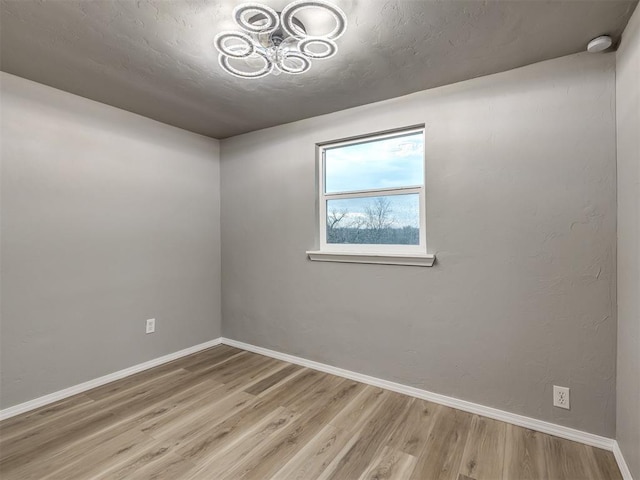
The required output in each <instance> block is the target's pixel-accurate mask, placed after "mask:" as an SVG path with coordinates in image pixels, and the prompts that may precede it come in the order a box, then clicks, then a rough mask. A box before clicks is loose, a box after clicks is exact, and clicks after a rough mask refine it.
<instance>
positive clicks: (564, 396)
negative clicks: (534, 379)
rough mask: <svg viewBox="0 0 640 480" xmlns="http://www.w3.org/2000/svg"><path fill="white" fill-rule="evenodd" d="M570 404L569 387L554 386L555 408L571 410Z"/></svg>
mask: <svg viewBox="0 0 640 480" xmlns="http://www.w3.org/2000/svg"><path fill="white" fill-rule="evenodd" d="M570 405H571V404H570V403H569V389H568V388H567V387H558V386H557V385H554V386H553V406H554V407H560V408H566V409H567V410H570V408H571V407H570Z"/></svg>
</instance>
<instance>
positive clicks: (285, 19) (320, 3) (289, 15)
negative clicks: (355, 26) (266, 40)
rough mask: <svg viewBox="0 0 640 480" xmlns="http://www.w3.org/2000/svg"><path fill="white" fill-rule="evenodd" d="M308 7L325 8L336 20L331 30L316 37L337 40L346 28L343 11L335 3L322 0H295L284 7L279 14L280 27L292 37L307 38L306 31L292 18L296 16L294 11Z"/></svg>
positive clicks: (345, 18)
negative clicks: (280, 17)
mask: <svg viewBox="0 0 640 480" xmlns="http://www.w3.org/2000/svg"><path fill="white" fill-rule="evenodd" d="M308 8H318V9H321V10H325V11H326V12H327V13H329V14H330V15H331V16H332V17H333V18H334V20H335V21H336V26H335V28H334V29H333V30H332V31H331V32H329V33H327V34H325V35H317V37H320V38H326V39H327V40H337V39H338V38H340V37H341V36H342V34H343V33H344V32H345V30H346V29H347V17H346V15H345V14H344V12H343V11H342V10H340V9H339V8H338V7H336V6H335V5H333V4H331V3H329V2H325V1H324V0H310V1H307V0H297V1H295V2H293V3H290V4H289V5H287V6H286V7H284V9H283V10H282V14H281V16H282V28H283V29H284V30H285V31H286V32H287V33H288V34H289V35H291V36H292V37H296V38H300V39H303V38H307V33H306V32H305V31H304V30H302V29H301V28H300V27H299V26H297V25H296V24H295V23H294V22H293V18H294V17H295V16H296V13H298V12H300V11H301V10H305V9H308Z"/></svg>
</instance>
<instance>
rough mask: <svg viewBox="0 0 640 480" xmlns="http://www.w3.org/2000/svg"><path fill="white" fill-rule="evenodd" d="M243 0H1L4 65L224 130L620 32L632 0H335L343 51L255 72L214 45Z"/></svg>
mask: <svg viewBox="0 0 640 480" xmlns="http://www.w3.org/2000/svg"><path fill="white" fill-rule="evenodd" d="M239 3H243V0H237V1H213V0H140V1H134V0H122V1H119V0H49V1H46V0H2V3H1V11H0V22H1V24H0V28H1V30H0V32H1V38H0V40H1V50H0V59H1V64H0V68H1V69H2V70H3V71H5V72H8V73H12V74H15V75H19V76H21V77H24V78H27V79H31V80H35V81H37V82H40V83H44V84H46V85H51V86H53V87H56V88H60V89H62V90H66V91H69V92H72V93H75V94H78V95H82V96H84V97H87V98H91V99H94V100H98V101H100V102H104V103H107V104H109V105H114V106H116V107H120V108H123V109H125V110H129V111H132V112H135V113H139V114H141V115H145V116H147V117H151V118H154V119H156V120H159V121H162V122H165V123H168V124H171V125H176V126H178V127H182V128H185V129H187V130H191V131H194V132H197V133H202V134H204V135H208V136H211V137H215V138H225V137H229V136H232V135H237V134H240V133H244V132H248V131H251V130H257V129H260V128H265V127H269V126H273V125H278V124H282V123H287V122H291V121H295V120H299V119H302V118H307V117H312V116H315V115H320V114H323V113H328V112H334V111H337V110H342V109H345V108H349V107H353V106H356V105H362V104H366V103H371V102H375V101H378V100H384V99H388V98H392V97H397V96H400V95H404V94H408V93H411V92H416V91H419V90H424V89H427V88H432V87H436V86H440V85H445V84H449V83H453V82H457V81H460V80H465V79H469V78H473V77H477V76H481V75H486V74H490V73H495V72H499V71H504V70H509V69H512V68H515V67H519V66H522V65H527V64H530V63H534V62H538V61H541V60H546V59H549V58H554V57H559V56H562V55H567V54H571V53H575V52H580V51H583V50H584V49H585V46H586V43H587V42H588V41H589V40H591V39H592V38H593V37H595V36H598V35H601V34H604V33H607V34H610V35H612V36H613V37H614V39H615V40H617V39H618V38H619V36H620V33H621V32H622V30H623V28H624V26H625V25H626V23H627V21H628V19H629V17H630V16H631V13H632V11H633V9H634V7H635V5H636V3H637V0H600V1H592V0H578V1H576V0H569V1H557V0H556V1H543V0H531V1H529V0H502V1H481V0H471V1H461V0H442V1H429V0H418V1H412V0H334V3H336V4H338V5H339V6H340V7H341V8H342V9H343V10H344V11H345V12H346V14H347V16H348V18H349V28H348V30H347V33H346V34H345V35H344V36H343V37H342V38H340V39H339V40H338V45H339V47H340V50H339V53H338V55H337V56H335V57H333V58H331V59H328V60H323V61H316V62H314V64H313V66H312V68H311V70H310V71H309V72H307V73H306V74H304V75H299V76H289V75H280V76H273V75H272V76H269V77H266V78H262V79H258V80H242V79H237V78H234V77H231V76H229V75H227V74H226V73H224V72H222V71H221V69H220V67H219V66H218V62H217V55H216V53H215V52H214V48H213V47H212V40H213V37H214V36H215V34H216V33H217V32H219V31H221V30H225V29H230V28H234V25H233V23H232V22H231V10H232V9H233V7H234V6H235V5H237V4H239ZM263 3H267V4H269V5H271V6H273V7H274V8H276V9H278V10H280V9H282V7H283V6H284V5H286V4H287V3H288V1H287V0H284V1H283V0H264V2H263Z"/></svg>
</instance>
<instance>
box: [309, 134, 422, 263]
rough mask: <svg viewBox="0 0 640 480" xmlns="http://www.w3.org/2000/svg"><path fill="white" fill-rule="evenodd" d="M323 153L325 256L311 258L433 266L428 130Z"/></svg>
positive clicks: (332, 146)
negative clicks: (427, 211) (427, 220)
mask: <svg viewBox="0 0 640 480" xmlns="http://www.w3.org/2000/svg"><path fill="white" fill-rule="evenodd" d="M318 149H319V150H318V153H319V156H318V157H319V158H318V160H319V161H318V168H319V171H318V179H319V185H318V187H319V188H318V191H319V195H320V198H319V214H320V215H319V221H320V228H319V231H320V251H318V252H308V253H309V257H310V258H311V259H312V260H324V261H349V262H357V263H393V264H397V263H400V264H410V265H418V264H419V265H426V264H429V263H430V264H433V255H427V254H426V251H427V249H426V232H425V182H424V178H425V169H424V164H425V162H424V155H425V154H424V152H425V146H424V128H411V129H405V130H401V131H394V132H391V133H384V134H379V135H371V136H368V137H364V138H358V139H355V140H348V141H342V142H336V143H328V144H323V145H320V146H319V147H318ZM403 258H404V260H402V259H403Z"/></svg>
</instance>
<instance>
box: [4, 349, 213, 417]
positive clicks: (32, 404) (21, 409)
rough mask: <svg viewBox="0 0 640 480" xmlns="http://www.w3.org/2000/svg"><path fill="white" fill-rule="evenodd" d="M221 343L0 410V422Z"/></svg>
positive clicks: (167, 357)
mask: <svg viewBox="0 0 640 480" xmlns="http://www.w3.org/2000/svg"><path fill="white" fill-rule="evenodd" d="M220 343H222V338H221V337H220V338H216V339H214V340H210V341H208V342H205V343H201V344H199V345H194V346H193V347H189V348H185V349H184V350H180V351H178V352H174V353H170V354H168V355H164V356H162V357H158V358H154V359H153V360H149V361H148V362H144V363H139V364H138V365H134V366H133V367H129V368H125V369H124V370H119V371H117V372H113V373H110V374H108V375H104V376H102V377H98V378H94V379H93V380H89V381H88V382H84V383H80V384H78V385H74V386H73V387H69V388H65V389H64V390H58V391H57V392H53V393H50V394H48V395H44V396H42V397H38V398H35V399H33V400H29V401H28V402H24V403H20V404H18V405H14V406H13V407H9V408H5V409H4V410H0V420H4V419H6V418H11V417H14V416H16V415H20V414H21V413H25V412H28V411H29V410H34V409H36V408H40V407H43V406H45V405H48V404H50V403H53V402H57V401H58V400H62V399H64V398H67V397H71V396H73V395H77V394H78V393H82V392H86V391H87V390H91V389H92V388H96V387H99V386H101V385H105V384H107V383H109V382H113V381H114V380H120V379H121V378H124V377H128V376H129V375H133V374H134V373H138V372H142V371H143V370H148V369H150V368H153V367H157V366H158V365H162V364H163V363H167V362H170V361H172V360H176V359H178V358H180V357H186V356H187V355H191V354H192V353H196V352H199V351H201V350H205V349H207V348H211V347H215V346H216V345H220Z"/></svg>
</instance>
